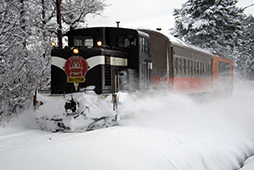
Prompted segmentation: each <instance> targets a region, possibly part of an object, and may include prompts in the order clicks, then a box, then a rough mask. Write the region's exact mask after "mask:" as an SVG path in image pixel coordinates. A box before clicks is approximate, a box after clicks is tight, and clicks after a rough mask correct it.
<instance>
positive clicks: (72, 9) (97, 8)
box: [61, 0, 106, 30]
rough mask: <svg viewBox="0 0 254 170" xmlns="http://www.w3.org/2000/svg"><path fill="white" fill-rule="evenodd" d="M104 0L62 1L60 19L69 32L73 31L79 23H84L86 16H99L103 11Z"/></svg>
mask: <svg viewBox="0 0 254 170" xmlns="http://www.w3.org/2000/svg"><path fill="white" fill-rule="evenodd" d="M105 6H106V4H105V3H104V0H85V1H84V0H62V5H61V8H62V11H61V13H62V19H63V22H64V23H65V24H67V25H68V26H69V27H70V30H72V29H75V28H77V27H78V26H79V24H80V23H85V16H86V15H87V14H99V13H100V12H101V11H103V10H104V8H105Z"/></svg>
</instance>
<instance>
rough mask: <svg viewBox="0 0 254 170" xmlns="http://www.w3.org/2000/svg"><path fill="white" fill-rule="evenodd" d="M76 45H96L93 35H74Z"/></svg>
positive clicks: (89, 46) (88, 46)
mask: <svg viewBox="0 0 254 170" xmlns="http://www.w3.org/2000/svg"><path fill="white" fill-rule="evenodd" d="M73 45H74V47H76V46H77V47H87V48H92V47H93V45H94V41H93V37H92V36H74V37H73Z"/></svg>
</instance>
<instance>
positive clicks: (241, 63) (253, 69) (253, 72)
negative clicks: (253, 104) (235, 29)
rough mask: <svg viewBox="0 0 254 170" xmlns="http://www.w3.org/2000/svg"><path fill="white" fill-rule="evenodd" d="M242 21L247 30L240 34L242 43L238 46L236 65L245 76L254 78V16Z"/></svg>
mask: <svg viewBox="0 0 254 170" xmlns="http://www.w3.org/2000/svg"><path fill="white" fill-rule="evenodd" d="M242 22H243V25H244V28H245V31H244V32H243V34H242V35H239V36H238V38H239V39H241V40H242V44H241V46H239V47H238V48H237V52H238V53H237V54H236V55H237V56H238V58H237V60H236V66H237V69H238V71H239V72H240V73H241V74H242V75H244V77H245V76H249V77H247V78H252V79H254V17H253V16H252V15H249V16H248V17H246V18H245V19H244V20H243V21H242Z"/></svg>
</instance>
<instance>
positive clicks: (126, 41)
mask: <svg viewBox="0 0 254 170" xmlns="http://www.w3.org/2000/svg"><path fill="white" fill-rule="evenodd" d="M117 43H118V47H120V48H131V47H135V46H136V44H137V40H136V36H135V35H119V36H118V37H117Z"/></svg>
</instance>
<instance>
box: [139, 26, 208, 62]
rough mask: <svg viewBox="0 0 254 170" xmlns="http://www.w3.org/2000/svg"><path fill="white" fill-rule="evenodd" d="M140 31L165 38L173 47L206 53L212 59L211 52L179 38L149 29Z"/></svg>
mask: <svg viewBox="0 0 254 170" xmlns="http://www.w3.org/2000/svg"><path fill="white" fill-rule="evenodd" d="M140 30H141V31H144V32H147V33H148V32H149V33H152V34H155V35H157V36H160V37H162V38H164V39H165V40H167V41H169V42H170V43H171V44H172V45H173V46H178V47H183V48H189V49H192V50H194V51H199V52H203V53H206V54H208V55H211V57H212V56H213V54H212V53H211V52H209V51H208V50H204V49H202V48H200V47H197V46H194V45H191V44H189V43H187V42H184V41H182V40H181V39H179V38H176V37H174V36H173V35H170V34H166V33H162V32H160V31H155V30H149V29H140ZM149 33H148V34H149Z"/></svg>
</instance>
